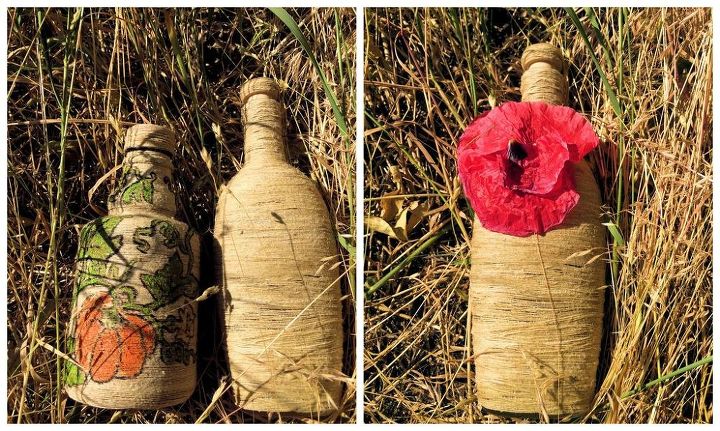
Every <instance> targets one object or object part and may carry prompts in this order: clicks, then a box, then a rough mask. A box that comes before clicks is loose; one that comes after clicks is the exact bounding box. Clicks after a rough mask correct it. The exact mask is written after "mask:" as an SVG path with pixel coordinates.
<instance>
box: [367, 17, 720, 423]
mask: <svg viewBox="0 0 720 431" xmlns="http://www.w3.org/2000/svg"><path fill="white" fill-rule="evenodd" d="M570 12H572V11H570ZM575 12H576V13H577V15H578V16H579V22H577V23H574V22H573V20H572V19H571V13H569V12H568V11H565V10H557V9H552V10H548V9H542V10H530V9H516V10H503V9H490V10H488V9H462V10H447V9H442V10H440V9H420V10H414V9H403V10H397V9H394V10H386V9H376V10H371V11H367V12H366V34H367V37H366V46H365V70H366V73H365V80H366V81H365V88H366V94H365V103H366V110H365V121H366V134H365V146H366V150H365V152H366V160H365V162H366V170H365V184H366V188H365V202H366V207H365V212H366V214H368V215H369V216H370V217H371V218H369V219H368V226H369V227H370V229H369V231H368V232H367V236H366V240H365V244H366V268H365V269H366V280H367V281H366V285H365V292H366V296H367V300H366V309H365V313H366V314H365V328H366V333H365V349H366V350H365V352H364V354H365V370H364V372H365V382H366V387H365V398H366V404H365V409H366V410H365V411H366V413H365V415H366V421H368V422H464V423H467V422H498V421H508V420H511V421H533V422H534V421H540V420H541V418H526V419H506V418H499V417H496V416H492V415H489V414H486V413H485V412H483V411H482V410H481V409H480V408H479V407H478V406H477V403H476V402H475V400H474V396H473V386H472V374H471V373H472V367H471V366H470V361H469V355H470V352H469V331H468V316H467V288H468V279H467V272H468V263H469V249H468V244H469V235H470V234H471V223H470V220H471V219H472V212H471V209H470V208H469V205H468V203H467V202H466V201H465V199H464V198H463V197H462V192H461V188H460V184H459V183H458V181H457V179H456V166H455V146H456V142H457V139H458V138H459V136H460V133H461V132H462V130H463V128H464V127H465V125H466V124H467V123H468V122H469V121H470V120H471V119H473V118H474V117H475V116H476V115H477V114H478V113H480V112H482V111H484V110H487V109H489V108H490V107H491V106H495V105H496V104H498V103H500V102H502V101H506V100H519V78H520V70H519V68H520V65H519V58H520V54H521V53H522V51H523V49H524V48H525V47H526V46H527V45H528V44H529V43H533V42H540V41H548V42H551V43H554V44H557V45H559V46H560V47H562V49H563V50H564V52H565V54H566V55H567V57H568V58H569V59H570V61H571V71H570V83H571V90H570V92H571V101H570V105H571V106H572V107H574V108H575V109H577V110H579V111H581V112H583V113H585V114H586V115H587V116H588V117H589V118H590V119H591V121H592V124H593V125H594V127H595V129H596V131H597V132H598V134H599V136H600V138H601V141H602V144H601V147H600V148H599V149H598V150H597V151H595V152H594V154H593V155H592V156H591V159H592V160H591V163H592V166H593V170H594V172H595V174H596V177H597V179H598V182H599V183H600V185H601V189H602V191H603V195H604V202H605V204H606V205H605V211H606V214H605V219H606V220H605V221H606V222H608V223H613V226H617V229H616V230H617V233H616V235H615V236H612V235H610V234H609V235H608V240H609V242H608V249H607V253H606V255H605V256H604V258H605V260H606V261H607V262H608V287H607V291H606V292H607V293H606V294H607V301H606V302H607V308H606V319H605V320H606V321H605V338H604V341H603V349H602V353H601V367H600V370H599V371H598V393H597V397H596V402H595V407H594V409H593V411H592V412H591V413H590V414H589V415H588V416H587V417H586V418H582V419H581V420H582V421H585V422H623V423H627V422H629V423H644V422H694V423H707V422H712V367H711V365H710V362H711V361H712V264H711V257H712V255H711V254H712V211H711V209H712V164H711V159H712V157H711V155H712V139H711V138H712V136H711V130H712V97H711V93H712V92H711V90H712V71H711V70H712V57H711V48H712V22H711V13H710V10H709V9H704V10H701V9H633V10H619V9H602V10H595V11H594V13H595V14H596V17H595V18H593V15H591V14H590V13H589V11H588V10H577V11H575ZM578 25H579V26H578ZM580 30H583V31H584V32H586V33H587V36H588V40H587V42H586V41H585V40H583V38H582V37H581V31H580ZM593 55H594V56H596V57H597V64H596V63H595V62H594V61H593V58H592V57H593ZM603 78H605V79H607V85H606V84H604V83H603ZM616 102H617V103H616ZM609 230H611V229H609ZM609 233H612V232H609ZM658 379H659V381H658Z"/></svg>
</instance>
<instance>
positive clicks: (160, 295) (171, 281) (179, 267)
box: [140, 252, 195, 309]
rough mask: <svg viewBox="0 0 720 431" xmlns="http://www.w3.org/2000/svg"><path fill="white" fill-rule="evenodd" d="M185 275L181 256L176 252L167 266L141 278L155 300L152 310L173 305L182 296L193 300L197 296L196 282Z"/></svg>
mask: <svg viewBox="0 0 720 431" xmlns="http://www.w3.org/2000/svg"><path fill="white" fill-rule="evenodd" d="M184 273H185V271H184V270H183V263H182V260H181V259H180V254H179V253H177V252H175V254H173V255H172V256H171V257H170V259H168V262H167V264H165V266H163V267H162V268H160V269H159V270H157V271H156V272H155V273H154V274H143V275H141V276H140V280H141V281H142V283H143V285H144V286H145V288H146V289H147V290H148V292H150V294H151V295H152V297H153V298H154V299H155V303H154V304H153V306H152V308H154V309H157V308H160V307H163V306H165V305H167V304H172V303H173V302H175V301H176V300H177V299H178V298H179V297H180V296H186V297H188V298H192V296H193V295H194V294H195V280H194V279H193V277H191V276H186V275H184Z"/></svg>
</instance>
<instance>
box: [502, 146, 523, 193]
mask: <svg viewBox="0 0 720 431" xmlns="http://www.w3.org/2000/svg"><path fill="white" fill-rule="evenodd" d="M527 156H528V154H527V151H525V148H523V145H522V144H521V143H520V142H518V141H516V140H514V139H511V140H510V142H509V143H508V149H507V158H508V162H509V163H508V177H509V178H510V183H511V188H512V189H514V190H517V189H518V185H519V184H520V179H521V178H522V174H523V171H524V169H523V167H522V165H521V164H520V161H522V160H524V159H525V158H526V157H527Z"/></svg>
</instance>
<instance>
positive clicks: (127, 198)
mask: <svg viewBox="0 0 720 431" xmlns="http://www.w3.org/2000/svg"><path fill="white" fill-rule="evenodd" d="M155 177H156V175H155V172H151V173H150V175H149V176H148V177H139V179H137V180H136V181H134V182H132V183H130V184H128V185H127V186H125V187H124V188H123V191H122V195H121V200H122V203H123V204H124V205H128V204H131V203H133V202H142V201H144V202H147V203H149V204H151V203H153V194H154V193H155V186H154V185H153V182H155Z"/></svg>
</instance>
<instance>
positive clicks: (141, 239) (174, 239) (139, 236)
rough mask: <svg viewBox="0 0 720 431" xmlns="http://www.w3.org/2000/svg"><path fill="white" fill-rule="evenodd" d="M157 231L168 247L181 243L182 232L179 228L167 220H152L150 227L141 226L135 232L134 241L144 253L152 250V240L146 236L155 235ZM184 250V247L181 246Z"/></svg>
mask: <svg viewBox="0 0 720 431" xmlns="http://www.w3.org/2000/svg"><path fill="white" fill-rule="evenodd" d="M157 233H159V234H160V236H162V238H163V240H162V241H163V245H165V247H167V248H173V247H177V246H178V245H179V244H178V242H179V238H180V232H178V230H177V228H176V227H175V226H173V225H172V223H169V222H167V221H165V220H160V219H156V220H153V221H152V222H150V226H148V227H139V228H137V229H135V232H133V243H134V244H135V245H137V249H138V250H139V251H140V252H142V253H147V252H148V251H150V242H149V241H147V239H145V237H154V236H155V235H156V234H157ZM181 250H182V248H181Z"/></svg>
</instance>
